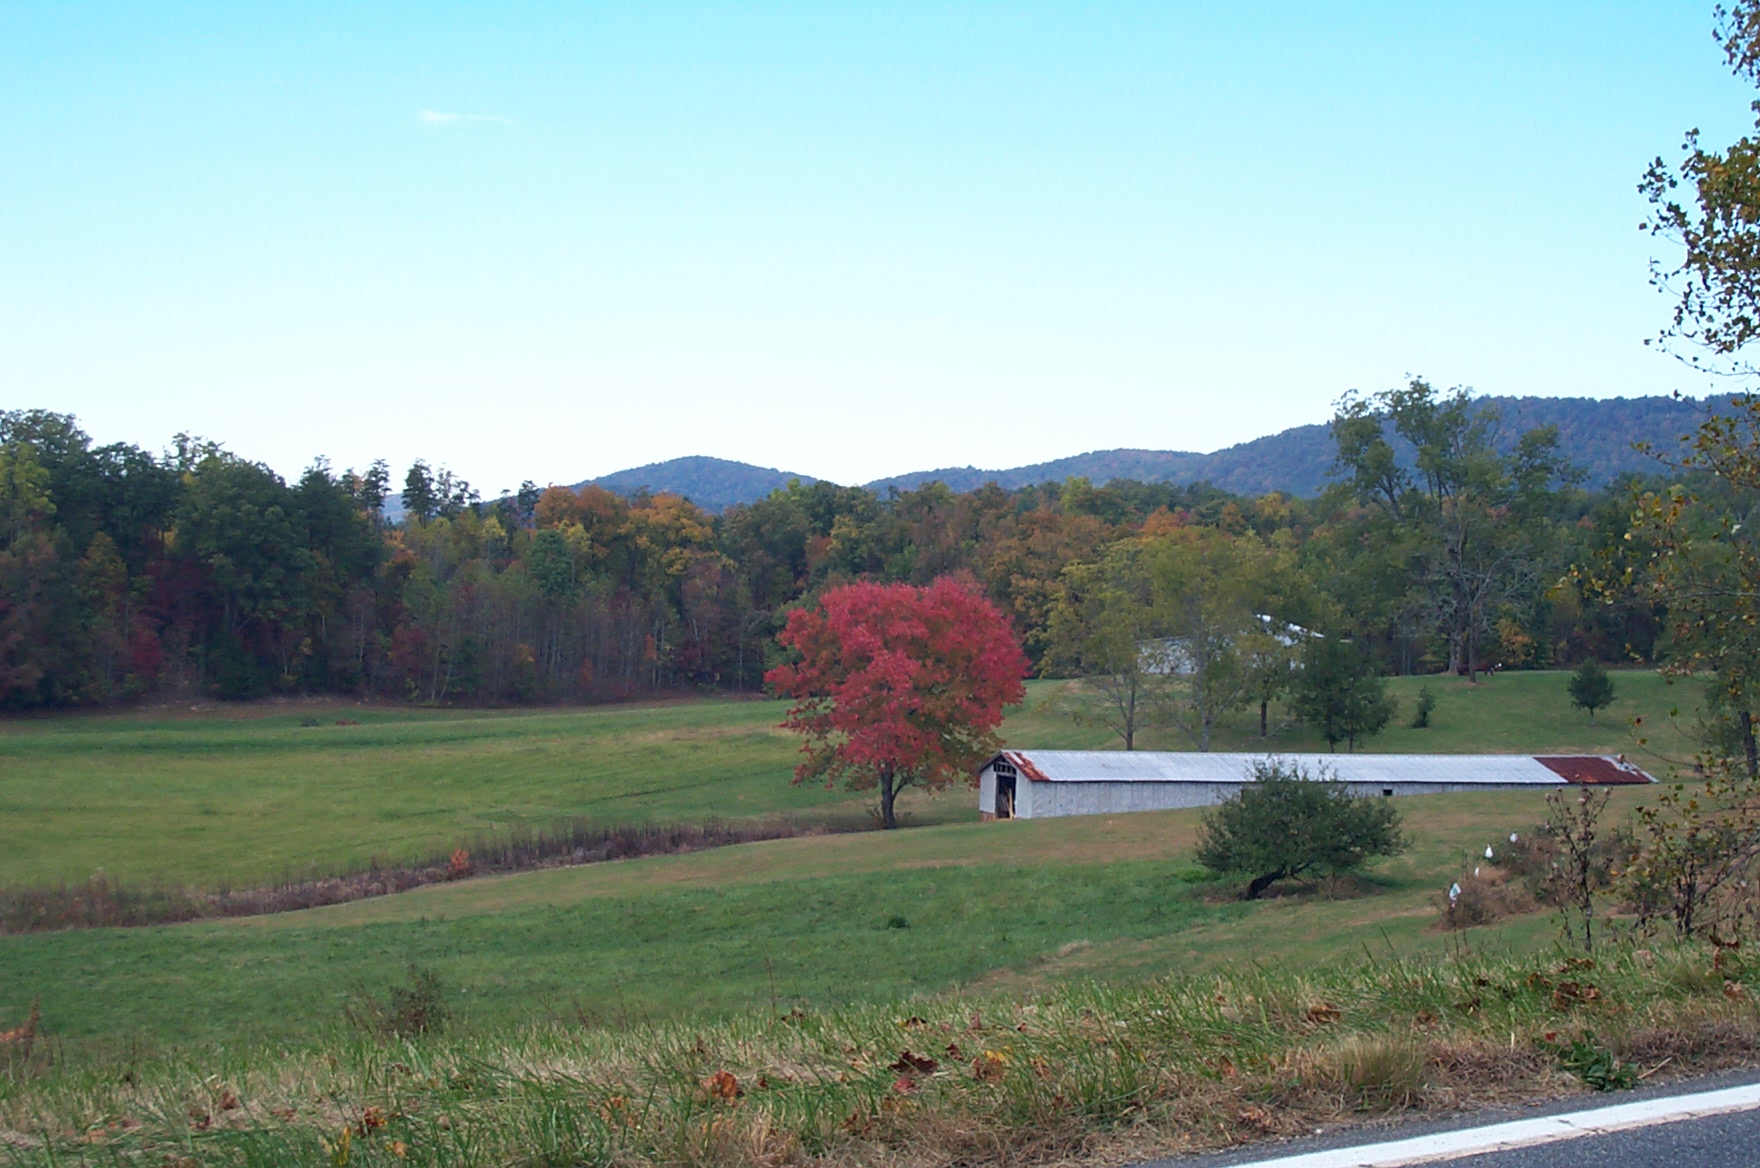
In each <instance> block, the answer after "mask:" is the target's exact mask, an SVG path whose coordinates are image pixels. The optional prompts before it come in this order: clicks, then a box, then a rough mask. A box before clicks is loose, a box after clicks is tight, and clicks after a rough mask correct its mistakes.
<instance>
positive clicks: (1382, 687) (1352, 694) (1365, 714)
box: [1290, 637, 1393, 750]
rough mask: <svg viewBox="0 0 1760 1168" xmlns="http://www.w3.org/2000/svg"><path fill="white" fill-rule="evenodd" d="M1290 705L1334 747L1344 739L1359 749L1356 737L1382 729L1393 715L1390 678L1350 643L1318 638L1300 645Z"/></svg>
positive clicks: (1372, 734) (1330, 638) (1378, 731)
mask: <svg viewBox="0 0 1760 1168" xmlns="http://www.w3.org/2000/svg"><path fill="white" fill-rule="evenodd" d="M1290 705H1291V706H1292V708H1293V709H1294V710H1295V713H1296V716H1297V717H1298V718H1300V719H1301V720H1302V721H1304V722H1306V723H1308V725H1310V726H1312V727H1314V729H1316V730H1318V731H1320V736H1321V737H1322V738H1325V739H1326V745H1327V746H1328V747H1329V748H1331V749H1333V750H1337V749H1338V744H1339V743H1340V742H1346V743H1348V744H1349V745H1350V748H1351V749H1352V750H1355V749H1356V748H1357V740H1358V739H1360V738H1373V737H1374V736H1375V735H1377V734H1379V733H1381V731H1382V729H1383V728H1384V727H1386V725H1387V723H1388V721H1389V720H1390V719H1392V717H1393V702H1392V700H1391V699H1389V698H1388V696H1387V683H1386V682H1384V681H1383V680H1382V679H1381V674H1380V673H1379V672H1378V671H1377V670H1376V668H1375V663H1374V662H1373V661H1371V660H1370V659H1369V657H1368V655H1367V654H1365V653H1363V652H1361V651H1360V650H1358V649H1357V647H1356V646H1354V645H1352V644H1351V643H1350V642H1348V641H1341V640H1338V639H1337V638H1334V637H1315V638H1314V639H1312V640H1310V641H1309V642H1308V643H1307V644H1306V645H1304V646H1303V647H1302V668H1301V672H1299V673H1298V674H1296V677H1295V685H1294V692H1293V693H1292V695H1291V702H1290Z"/></svg>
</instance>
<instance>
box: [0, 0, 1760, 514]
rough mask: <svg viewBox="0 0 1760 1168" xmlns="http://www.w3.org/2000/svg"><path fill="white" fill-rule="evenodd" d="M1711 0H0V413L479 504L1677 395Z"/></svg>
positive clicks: (1714, 104) (1713, 68) (1221, 442)
mask: <svg viewBox="0 0 1760 1168" xmlns="http://www.w3.org/2000/svg"><path fill="white" fill-rule="evenodd" d="M1710 27H1711V11H1710V5H1709V4H1708V3H1707V4H1703V5H1701V4H1697V3H1684V4H1683V3H1679V2H1678V0H1676V2H1672V3H1665V2H1660V0H1659V2H1652V3H1627V4H1620V3H1607V2H1600V3H1580V4H1545V3H1535V2H1532V0H1530V2H1527V3H1520V4H1514V3H1510V4H1504V3H1486V2H1479V3H1472V4H1449V5H1445V4H1428V3H1420V4H1413V3H1409V2H1408V3H1397V4H1396V3H1387V4H1378V3H1377V4H1371V3H1359V4H1350V3H1338V4H1313V3H1299V4H1296V3H1291V4H1282V3H1259V4H1253V5H1232V4H1217V3H1204V4H1197V3H1174V2H1172V0H1165V2H1159V3H1145V4H1129V3H1108V4H1094V3H1081V4H1076V3H1056V4H1049V3H1048V4H1024V3H1014V4H986V3H937V4H911V3H896V2H893V3H875V4H867V5H859V4H837V3H813V4H806V3H803V4H798V5H785V4H775V5H760V4H749V3H742V4H718V5H683V4H665V3H644V4H627V5H625V4H611V3H558V4H540V3H517V2H512V3H509V2H503V3H497V4H480V5H473V6H446V5H438V4H435V5H397V4H376V5H355V4H337V5H325V4H317V3H303V4H300V5H297V6H294V5H289V6H287V7H285V8H282V9H280V10H279V11H277V10H276V9H275V8H274V7H272V6H271V5H268V4H229V5H213V6H211V7H197V6H182V5H176V4H167V3H153V2H146V0H142V2H137V3H128V4H120V3H119V4H115V5H90V4H82V3H75V2H67V3H55V4H38V3H25V2H22V0H0V110H3V111H4V113H3V114H0V405H4V406H7V407H21V406H41V407H46V408H50V409H55V410H60V411H67V412H72V413H75V414H77V415H79V417H80V418H81V420H82V422H83V423H84V425H85V426H86V428H87V429H88V430H89V431H90V432H91V433H92V434H93V435H94V436H95V437H97V438H98V439H99V440H101V441H111V440H128V441H133V442H137V443H140V444H143V445H146V446H149V447H153V448H158V447H160V446H162V445H163V444H164V443H165V442H166V441H167V440H168V439H169V438H170V437H171V435H173V434H175V433H176V432H178V431H189V432H193V433H198V434H202V435H205V436H208V437H212V438H215V439H218V440H220V441H222V442H224V443H225V444H227V445H228V446H229V447H231V448H232V449H234V450H236V451H238V452H239V453H241V454H244V455H247V456H249V457H252V458H258V459H262V460H264V461H266V462H268V463H269V464H270V465H272V466H274V467H275V468H276V469H278V470H280V471H282V472H283V473H286V474H290V475H291V474H296V473H297V472H298V471H299V469H300V468H301V467H302V466H304V465H305V464H306V463H307V462H309V461H310V460H311V458H312V457H313V456H315V455H327V456H329V457H330V458H331V460H332V461H333V462H334V463H335V464H336V465H337V466H338V467H342V466H346V465H356V466H359V465H364V464H365V463H366V462H368V461H370V460H371V459H373V458H375V457H384V458H387V459H389V460H390V461H391V462H392V464H393V467H394V469H395V470H396V471H397V472H398V477H399V478H401V471H402V469H403V468H404V467H407V465H408V464H409V462H410V461H411V460H412V459H414V458H416V457H426V458H427V459H429V460H430V461H431V462H433V463H435V464H440V463H445V464H448V465H450V466H452V467H454V468H455V469H457V470H458V471H459V472H460V473H462V474H463V475H465V477H467V478H468V479H470V480H471V481H472V482H474V483H476V484H477V485H478V486H479V487H480V488H483V489H484V490H485V492H493V491H495V490H498V489H504V488H509V487H512V486H513V485H515V484H517V483H518V482H519V481H520V480H521V479H523V478H531V479H534V480H536V481H538V482H539V483H544V482H550V481H556V482H572V481H576V480H579V479H581V478H584V477H587V476H590V475H594V474H602V473H606V472H609V471H612V470H617V469H621V468H623V467H627V466H633V465H637V464H640V463H646V462H651V461H656V460H659V459H664V458H670V457H674V456H677V455H683V454H714V455H719V456H722V457H726V458H735V459H741V460H745V461H750V462H757V463H761V464H764V465H769V466H780V467H782V468H784V469H788V470H795V471H800V472H803V473H806V474H812V475H817V476H821V477H826V478H831V479H834V480H837V481H842V482H859V481H865V480H868V479H871V478H874V477H877V476H880V475H883V474H890V473H897V472H903V471H907V470H913V469H921V468H926V467H931V466H940V465H963V464H967V463H973V464H976V465H979V466H986V467H1000V466H1013V465H1019V464H1021V463H1026V462H1036V461H1041V460H1044V459H1048V458H1055V457H1060V456H1063V455H1068V454H1075V453H1079V452H1082V451H1086V450H1093V449H1105V448H1110V447H1118V446H1133V447H1147V448H1155V449H1185V450H1210V449H1214V448H1217V447H1220V446H1225V445H1229V444H1231V443H1234V442H1238V441H1243V440H1246V439H1249V438H1253V437H1256V436H1258V435H1260V434H1264V433H1269V432H1273V431H1276V430H1279V429H1282V428H1284V427H1286V426H1291V425H1297V424H1301V423H1305V422H1315V421H1321V420H1324V418H1325V417H1326V416H1327V415H1328V410H1329V407H1330V404H1331V403H1332V402H1333V401H1334V400H1335V399H1336V398H1337V397H1338V396H1339V395H1340V394H1341V393H1343V392H1344V391H1346V390H1349V389H1351V388H1353V387H1356V388H1362V389H1365V390H1373V389H1379V388H1384V387H1386V386H1389V385H1392V384H1395V383H1396V382H1398V381H1399V380H1400V379H1401V378H1402V376H1403V375H1404V374H1406V373H1408V372H1412V373H1421V374H1424V375H1426V376H1428V377H1430V378H1431V379H1432V380H1433V381H1436V382H1438V383H1441V384H1443V385H1455V384H1465V385H1470V386H1472V387H1473V388H1474V389H1476V390H1477V391H1479V392H1483V393H1515V394H1554V395H1589V396H1617V395H1626V396H1630V395H1637V394H1646V393H1662V392H1668V391H1670V390H1673V389H1676V388H1680V389H1684V390H1687V391H1689V392H1695V393H1697V392H1703V390H1704V386H1703V385H1701V384H1698V383H1696V382H1694V381H1693V380H1692V379H1691V378H1689V377H1688V376H1687V375H1686V373H1685V371H1684V370H1683V369H1681V368H1680V367H1679V366H1678V365H1677V364H1676V363H1674V362H1672V361H1670V360H1669V359H1667V358H1665V357H1661V356H1657V355H1656V354H1654V353H1652V352H1649V351H1647V350H1645V349H1644V347H1643V344H1642V342H1643V340H1644V338H1645V337H1647V336H1650V335H1653V334H1654V333H1655V331H1656V330H1657V329H1658V328H1659V327H1660V326H1661V325H1662V324H1663V323H1664V321H1665V319H1666V315H1667V309H1668V304H1667V302H1666V301H1665V300H1664V299H1663V298H1662V297H1661V296H1659V295H1658V294H1656V293H1655V292H1653V291H1651V290H1650V288H1649V287H1648V286H1647V284H1646V262H1647V260H1648V259H1649V257H1650V256H1651V255H1652V254H1660V255H1664V256H1666V254H1667V253H1666V251H1664V250H1661V245H1659V244H1657V243H1654V242H1652V241H1651V240H1649V239H1647V238H1646V237H1644V236H1642V235H1640V234H1639V233H1638V231H1637V230H1636V225H1637V223H1638V221H1639V219H1640V218H1641V217H1642V215H1643V211H1644V204H1643V202H1642V200H1641V198H1640V197H1639V196H1638V194H1637V193H1636V190H1635V184H1636V183H1637V180H1638V178H1639V175H1640V173H1641V171H1642V170H1643V167H1644V165H1645V163H1646V161H1647V160H1648V159H1649V158H1651V157H1652V156H1654V155H1656V154H1658V153H1661V154H1664V155H1665V156H1667V157H1669V158H1671V159H1672V158H1674V157H1675V156H1676V154H1677V151H1678V147H1679V143H1680V138H1681V134H1682V131H1684V130H1686V129H1688V128H1690V127H1693V126H1699V127H1701V128H1703V129H1704V131H1705V132H1706V134H1707V135H1708V138H1709V140H1710V141H1712V142H1713V143H1717V144H1722V143H1724V142H1727V141H1728V140H1730V139H1732V138H1734V137H1735V136H1737V135H1738V134H1740V133H1741V132H1743V131H1744V130H1745V129H1746V128H1747V127H1748V126H1749V125H1750V124H1751V122H1752V115H1751V114H1750V113H1749V111H1748V102H1749V101H1750V100H1751V98H1752V97H1753V96H1754V95H1753V94H1752V93H1750V92H1749V91H1748V90H1746V89H1745V88H1744V87H1743V86H1742V85H1741V84H1739V83H1738V82H1736V81H1735V80H1734V79H1732V78H1730V77H1729V76H1728V74H1727V73H1726V72H1725V70H1724V69H1723V67H1722V62H1721V58H1720V56H1719V54H1718V51H1717V49H1716V46H1715V45H1714V44H1713V43H1712V41H1711V37H1710Z"/></svg>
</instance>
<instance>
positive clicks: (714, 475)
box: [580, 397, 1712, 511]
mask: <svg viewBox="0 0 1760 1168" xmlns="http://www.w3.org/2000/svg"><path fill="white" fill-rule="evenodd" d="M1711 400H1712V399H1710V398H1707V399H1704V400H1703V401H1697V400H1694V399H1692V398H1680V399H1676V398H1672V397H1639V398H1606V399H1597V398H1583V397H1557V398H1551V397H1486V398H1481V399H1480V401H1481V402H1482V403H1483V404H1484V405H1486V406H1489V407H1491V408H1492V409H1494V410H1496V411H1497V413H1498V414H1499V416H1500V419H1501V422H1502V425H1501V431H1502V441H1503V444H1504V445H1506V446H1508V445H1511V444H1513V443H1514V441H1515V439H1516V437H1517V436H1518V435H1520V434H1521V433H1522V432H1523V431H1525V430H1529V429H1532V428H1533V427H1535V426H1547V425H1555V426H1557V427H1558V430H1559V438H1560V441H1561V444H1562V445H1563V447H1564V450H1565V451H1566V453H1567V454H1568V455H1569V457H1570V458H1571V460H1572V461H1573V462H1575V463H1576V464H1577V465H1578V466H1580V467H1582V468H1583V469H1584V470H1586V471H1587V472H1588V474H1589V480H1588V481H1589V484H1590V485H1591V486H1595V485H1600V484H1603V483H1606V482H1608V481H1609V480H1611V479H1614V478H1616V477H1618V476H1619V475H1621V474H1625V473H1628V472H1637V473H1644V472H1647V471H1651V470H1654V469H1655V468H1656V465H1657V464H1656V462H1655V460H1654V459H1652V458H1650V457H1648V456H1646V455H1644V454H1641V453H1639V452H1638V451H1637V450H1635V449H1633V443H1635V442H1652V443H1655V444H1656V445H1657V446H1658V447H1659V448H1661V449H1671V448H1673V447H1674V446H1675V445H1676V443H1677V441H1678V440H1679V438H1680V437H1681V435H1683V434H1686V433H1687V432H1689V431H1691V430H1692V429H1694V428H1695V427H1696V426H1697V425H1698V424H1699V422H1700V421H1701V420H1703V418H1704V416H1705V412H1706V410H1707V408H1708V406H1709V403H1710V402H1711ZM1332 458H1333V446H1332V437H1331V433H1330V431H1329V429H1328V427H1327V426H1326V425H1325V424H1324V423H1320V424H1313V425H1307V426H1295V427H1292V428H1290V429H1288V430H1283V431H1281V432H1279V433H1276V434H1270V435H1267V436H1266V437H1263V438H1255V439H1253V440H1252V441H1251V442H1243V443H1240V444H1239V445H1236V446H1230V447H1228V448H1226V449H1224V450H1217V451H1213V452H1211V453H1209V454H1202V453H1198V452H1195V451H1187V450H1134V449H1119V450H1096V451H1091V452H1089V453H1087V454H1077V455H1072V456H1071V457H1068V458H1060V459H1056V460H1055V461H1052V462H1041V463H1034V464H1032V465H1030V466H1018V467H1009V468H1001V469H980V468H978V467H972V466H961V467H940V468H938V469H935V470H922V471H912V472H909V473H906V474H900V475H895V476H892V477H890V478H883V479H876V480H875V481H873V482H871V483H866V484H864V485H865V486H867V487H868V488H869V489H870V490H874V491H878V492H881V493H884V492H885V491H886V490H887V489H888V488H890V487H897V488H898V489H899V490H901V491H902V490H913V489H915V488H917V487H920V486H922V485H924V484H925V483H931V482H936V481H939V482H943V483H946V484H947V485H948V486H949V487H952V488H953V489H954V490H956V491H969V490H972V489H974V488H976V487H980V486H983V485H984V484H985V483H987V482H995V483H996V484H997V485H999V486H1002V487H1004V488H1016V487H1024V486H1028V485H1031V484H1034V483H1043V482H1061V481H1063V480H1064V479H1068V478H1074V477H1082V478H1087V479H1090V480H1092V481H1093V482H1095V483H1096V484H1100V483H1106V482H1109V481H1111V480H1113V479H1136V480H1138V481H1141V482H1169V483H1180V484H1185V483H1194V482H1210V483H1213V484H1215V485H1216V486H1218V487H1221V488H1223V489H1224V490H1229V491H1235V492H1238V493H1240V494H1245V495H1262V494H1266V493H1268V492H1270V491H1286V492H1288V493H1290V494H1292V495H1316V494H1318V493H1319V492H1320V491H1321V490H1322V489H1324V488H1325V486H1326V484H1327V482H1328V481H1330V472H1331V468H1332ZM797 478H798V479H800V480H801V481H802V482H806V483H810V482H813V481H814V480H813V478H812V477H811V476H809V475H797V474H790V473H788V472H786V471H780V470H774V469H771V468H768V467H758V466H752V465H750V464H747V463H743V462H733V461H729V460H727V459H721V458H707V457H702V456H695V457H690V458H675V459H671V460H669V461H667V462H657V463H652V464H650V465H648V466H642V467H636V468H634V469H632V470H624V471H618V472H617V473H615V474H610V475H604V476H602V477H600V478H597V479H591V480H588V481H590V482H596V483H598V484H599V485H600V486H603V487H605V488H607V489H609V490H613V491H617V492H618V493H620V494H630V493H634V492H635V491H637V490H639V489H643V488H646V489H647V490H649V491H672V492H676V493H678V494H681V495H687V496H689V497H690V498H691V499H693V500H694V501H695V502H696V503H697V504H698V505H700V506H702V507H705V508H708V509H709V510H711V511H722V510H725V509H726V508H727V507H730V506H732V505H733V504H735V503H747V502H751V501H753V500H755V499H759V498H762V497H763V496H764V495H766V494H768V493H769V492H770V491H772V490H775V489H776V488H778V487H784V486H787V485H788V483H789V481H790V480H791V479H797ZM580 485H584V484H580Z"/></svg>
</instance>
